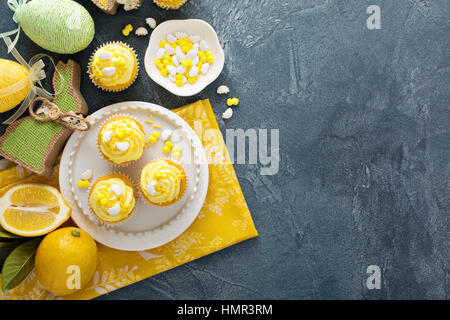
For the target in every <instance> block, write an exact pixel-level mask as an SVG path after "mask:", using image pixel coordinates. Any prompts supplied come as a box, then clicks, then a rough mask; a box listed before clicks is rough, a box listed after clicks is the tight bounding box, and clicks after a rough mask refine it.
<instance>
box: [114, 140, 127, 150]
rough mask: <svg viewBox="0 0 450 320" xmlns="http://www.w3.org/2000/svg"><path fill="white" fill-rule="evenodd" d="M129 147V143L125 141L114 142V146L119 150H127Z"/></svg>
mask: <svg viewBox="0 0 450 320" xmlns="http://www.w3.org/2000/svg"><path fill="white" fill-rule="evenodd" d="M129 147H130V144H129V143H128V142H126V141H124V142H116V148H117V149H119V150H120V151H127V150H128V148H129Z"/></svg>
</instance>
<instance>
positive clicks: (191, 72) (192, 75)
mask: <svg viewBox="0 0 450 320" xmlns="http://www.w3.org/2000/svg"><path fill="white" fill-rule="evenodd" d="M197 74H198V68H197V67H192V68H191V70H190V71H189V77H195V76H196V75H197Z"/></svg>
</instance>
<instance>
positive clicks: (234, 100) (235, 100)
mask: <svg viewBox="0 0 450 320" xmlns="http://www.w3.org/2000/svg"><path fill="white" fill-rule="evenodd" d="M231 101H232V102H233V105H235V106H237V105H238V104H239V99H238V98H233V99H231Z"/></svg>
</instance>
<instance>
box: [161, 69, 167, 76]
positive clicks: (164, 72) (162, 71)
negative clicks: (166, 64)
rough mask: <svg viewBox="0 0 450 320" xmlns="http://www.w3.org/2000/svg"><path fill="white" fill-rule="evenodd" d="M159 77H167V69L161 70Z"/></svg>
mask: <svg viewBox="0 0 450 320" xmlns="http://www.w3.org/2000/svg"><path fill="white" fill-rule="evenodd" d="M161 75H162V76H163V77H167V76H168V75H169V71H167V69H166V68H164V69H162V70H161Z"/></svg>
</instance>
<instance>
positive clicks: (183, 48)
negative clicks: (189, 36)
mask: <svg viewBox="0 0 450 320" xmlns="http://www.w3.org/2000/svg"><path fill="white" fill-rule="evenodd" d="M189 50H191V48H190V47H189V46H187V45H185V46H182V47H181V51H183V53H184V54H186V53H188V52H189Z"/></svg>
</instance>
